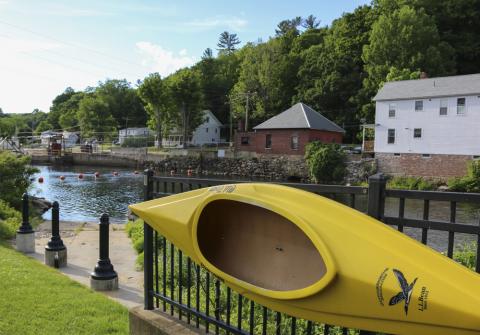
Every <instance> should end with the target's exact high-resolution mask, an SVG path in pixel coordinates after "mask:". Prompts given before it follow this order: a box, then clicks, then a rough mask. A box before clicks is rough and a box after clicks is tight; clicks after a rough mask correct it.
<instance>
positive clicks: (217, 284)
mask: <svg viewBox="0 0 480 335" xmlns="http://www.w3.org/2000/svg"><path fill="white" fill-rule="evenodd" d="M243 182H247V181H244V180H228V179H204V178H178V177H160V176H154V175H153V172H152V171H150V170H147V171H145V180H144V185H145V194H144V195H145V200H151V199H154V198H157V197H162V196H166V195H169V194H174V193H180V192H184V191H189V190H193V189H198V188H203V187H209V186H215V185H222V184H231V183H243ZM280 184H282V185H287V186H291V187H296V188H299V189H303V190H306V191H309V192H313V193H317V194H322V195H326V196H329V197H331V198H333V199H335V200H338V201H341V202H343V203H345V204H346V205H348V206H350V207H353V208H359V207H362V206H358V204H357V200H358V199H359V198H360V200H361V202H362V203H363V204H364V206H363V208H361V209H362V210H363V211H364V212H366V213H367V214H368V215H370V216H372V217H374V218H377V219H379V220H382V221H383V222H385V223H386V224H389V225H394V226H396V227H397V228H398V230H399V231H401V232H403V231H404V228H406V227H408V228H412V229H413V228H415V229H420V230H421V238H420V240H421V242H422V243H424V244H428V243H427V242H428V241H429V239H428V236H429V232H431V231H439V232H447V233H448V243H447V244H448V246H447V256H448V257H450V258H452V257H453V250H454V240H455V236H456V234H458V233H462V234H467V235H469V236H472V237H474V238H475V239H476V241H478V242H480V227H479V225H478V224H476V225H473V224H472V223H471V222H470V223H459V222H458V220H457V215H456V213H457V212H456V209H457V206H458V204H460V203H465V204H473V205H475V206H480V194H466V193H455V192H429V191H407V190H390V189H386V178H385V177H384V176H383V175H380V174H379V175H375V176H372V177H370V178H369V186H368V187H359V186H337V185H317V184H301V183H280ZM387 199H388V201H391V200H392V199H393V200H394V201H398V203H399V205H398V216H395V215H392V214H390V213H389V212H391V211H392V210H391V208H389V211H386V210H385V204H386V200H387ZM406 200H408V201H412V200H413V201H417V202H418V201H421V202H423V213H422V216H421V219H417V218H409V217H406V215H405V208H406V207H405V202H406ZM432 202H448V203H449V204H450V220H448V221H439V220H431V219H430V213H431V212H432V211H431V206H430V205H431V203H432ZM417 205H418V204H417ZM392 206H393V207H394V206H395V205H390V207H392ZM144 233H145V235H144V236H145V240H144V243H145V244H144V257H145V258H144V271H145V309H150V310H151V309H155V308H159V309H161V310H163V311H164V312H169V313H170V314H171V315H177V317H178V318H179V319H180V320H182V319H183V320H185V321H186V322H187V323H189V324H193V325H194V326H195V327H197V328H200V327H201V328H204V330H205V331H206V332H207V333H209V332H214V333H215V334H275V335H277V334H278V335H280V334H291V335H296V334H308V335H310V334H325V335H326V334H335V335H337V334H352V333H354V334H356V333H358V332H359V333H360V334H363V335H365V334H371V333H370V332H367V331H362V330H352V329H347V328H343V327H336V326H332V325H324V324H318V323H315V322H311V321H308V320H300V319H296V318H295V317H290V316H288V315H285V314H282V313H279V312H276V311H272V310H269V309H268V308H266V307H264V306H261V305H259V304H257V303H255V302H253V301H251V300H248V299H246V298H245V297H243V296H242V295H240V294H237V293H236V292H234V291H232V290H231V289H230V288H229V287H227V286H226V285H225V284H224V283H223V282H221V281H220V280H219V279H218V278H216V277H215V276H214V275H213V274H211V273H210V272H208V271H207V270H206V269H204V268H203V267H201V266H199V265H198V264H195V263H194V262H193V261H192V260H191V259H190V258H189V257H187V256H185V255H183V254H182V251H181V250H179V249H177V248H176V247H175V245H174V244H172V243H171V242H170V241H168V240H167V239H166V238H165V237H163V236H160V234H158V233H157V232H154V231H153V230H152V228H151V227H150V226H149V225H148V224H145V225H144ZM479 244H480V243H479ZM479 256H480V253H479V250H478V248H477V258H476V271H477V272H480V264H479V263H480V262H479V261H480V257H479Z"/></svg>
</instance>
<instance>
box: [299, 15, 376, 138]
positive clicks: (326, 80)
mask: <svg viewBox="0 0 480 335" xmlns="http://www.w3.org/2000/svg"><path fill="white" fill-rule="evenodd" d="M374 19H375V16H374V15H373V13H372V9H371V7H370V6H362V7H358V8H357V9H355V11H354V12H353V13H346V14H344V15H343V16H342V17H341V18H339V19H337V20H335V21H334V22H333V23H332V26H331V28H330V29H328V31H325V32H324V33H323V34H324V35H323V36H324V38H323V43H319V44H313V45H311V46H309V47H308V48H305V49H303V50H301V51H300V58H301V65H300V68H299V71H298V86H297V94H296V96H295V97H294V99H293V101H292V102H297V101H303V102H305V103H306V104H308V105H310V106H311V107H313V108H314V109H316V110H318V111H320V112H322V113H323V114H324V115H325V116H326V117H328V118H329V119H331V120H332V121H334V122H336V123H338V124H340V125H342V124H347V125H349V124H352V125H354V124H360V118H362V117H363V116H362V115H361V114H360V113H359V110H360V109H361V106H362V104H363V100H362V101H359V99H358V97H357V96H358V92H359V91H360V90H361V88H362V82H363V79H364V78H365V77H366V73H365V71H364V68H363V65H364V63H363V60H362V52H363V47H364V45H365V44H366V43H368V41H369V40H368V37H369V34H370V30H371V26H372V24H373V22H374ZM315 31H316V29H311V30H307V31H306V32H305V33H303V34H302V35H300V36H299V37H298V38H297V40H299V39H301V38H302V37H303V36H304V35H307V34H309V33H310V34H312V33H314V32H315ZM306 46H308V45H306ZM370 98H371V97H368V98H367V99H368V100H367V101H369V100H370ZM346 130H347V134H346V139H347V141H353V140H354V138H355V133H356V132H357V131H358V130H359V128H358V127H346Z"/></svg>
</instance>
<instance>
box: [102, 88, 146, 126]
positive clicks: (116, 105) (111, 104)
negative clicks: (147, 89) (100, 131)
mask: <svg viewBox="0 0 480 335" xmlns="http://www.w3.org/2000/svg"><path fill="white" fill-rule="evenodd" d="M94 92H95V94H96V95H97V96H98V97H99V98H101V99H102V100H103V101H104V102H106V103H107V105H108V108H109V109H110V114H111V115H112V116H113V118H114V119H115V122H116V126H117V127H120V128H123V127H128V126H131V127H144V126H145V124H146V123H147V113H146V111H145V108H144V106H143V103H142V101H141V99H140V97H139V96H138V94H137V93H136V91H135V89H134V88H132V87H131V84H130V83H129V82H128V81H127V80H126V79H122V80H118V79H109V80H106V81H105V82H100V83H99V85H98V87H97V88H95V89H94Z"/></svg>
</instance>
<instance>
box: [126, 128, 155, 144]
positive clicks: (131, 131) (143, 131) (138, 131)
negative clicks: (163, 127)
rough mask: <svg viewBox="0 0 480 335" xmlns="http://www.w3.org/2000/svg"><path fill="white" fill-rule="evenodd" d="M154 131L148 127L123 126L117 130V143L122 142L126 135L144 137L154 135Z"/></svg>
mask: <svg viewBox="0 0 480 335" xmlns="http://www.w3.org/2000/svg"><path fill="white" fill-rule="evenodd" d="M154 135H155V133H154V132H153V131H152V130H150V129H149V128H146V127H145V128H125V129H120V130H119V131H118V143H119V144H123V142H124V141H125V139H126V138H127V137H136V138H145V140H146V139H147V138H148V137H149V136H154Z"/></svg>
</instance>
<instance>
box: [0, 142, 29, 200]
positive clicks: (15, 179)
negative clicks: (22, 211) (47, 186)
mask: <svg viewBox="0 0 480 335" xmlns="http://www.w3.org/2000/svg"><path fill="white" fill-rule="evenodd" d="M28 164H30V157H27V156H17V155H14V154H12V153H10V152H8V151H0V190H2V191H1V192H0V199H2V200H5V201H6V202H7V203H8V204H10V205H12V206H14V207H17V208H18V207H19V206H20V201H21V197H22V194H23V193H24V192H26V191H27V189H28V187H29V186H30V183H31V182H30V178H31V177H32V175H33V174H34V173H35V172H37V171H38V170H37V169H36V168H34V167H31V166H29V165H28Z"/></svg>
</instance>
